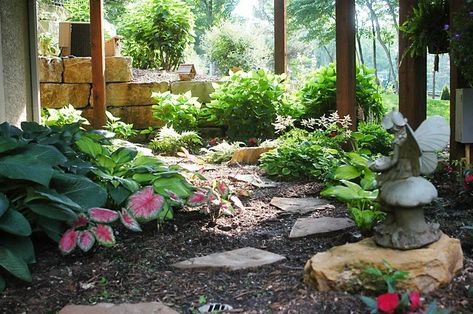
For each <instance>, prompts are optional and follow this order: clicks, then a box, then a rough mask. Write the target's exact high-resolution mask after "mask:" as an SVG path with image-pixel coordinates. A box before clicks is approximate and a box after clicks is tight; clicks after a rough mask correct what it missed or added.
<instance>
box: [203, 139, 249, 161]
mask: <svg viewBox="0 0 473 314" xmlns="http://www.w3.org/2000/svg"><path fill="white" fill-rule="evenodd" d="M241 145H243V143H242V142H234V143H231V144H229V143H228V142H226V141H223V142H222V143H219V144H217V145H215V146H212V147H210V148H208V149H205V148H204V149H202V151H203V153H204V156H203V159H204V160H205V161H206V162H208V163H212V164H221V163H223V162H226V161H229V160H230V159H232V156H233V153H234V152H235V151H236V150H237V149H238V148H240V146H241Z"/></svg>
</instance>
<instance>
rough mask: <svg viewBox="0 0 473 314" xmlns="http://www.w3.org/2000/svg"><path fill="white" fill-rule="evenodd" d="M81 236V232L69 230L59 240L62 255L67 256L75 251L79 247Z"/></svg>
mask: <svg viewBox="0 0 473 314" xmlns="http://www.w3.org/2000/svg"><path fill="white" fill-rule="evenodd" d="M78 236H79V232H78V231H76V230H74V229H69V230H67V231H66V232H64V234H63V235H62V237H61V240H59V250H60V251H61V253H62V254H64V255H66V254H69V253H71V252H72V251H74V249H75V248H76V245H77V237H78Z"/></svg>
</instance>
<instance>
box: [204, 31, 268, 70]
mask: <svg viewBox="0 0 473 314" xmlns="http://www.w3.org/2000/svg"><path fill="white" fill-rule="evenodd" d="M203 43H204V45H203V48H204V52H205V54H206V55H207V56H208V59H209V61H210V62H212V63H214V64H215V65H216V66H217V69H218V71H219V72H220V73H221V74H224V75H225V74H227V73H228V71H229V70H230V69H232V68H233V67H238V68H240V69H241V70H243V71H250V70H256V69H258V68H262V67H264V65H265V64H266V63H267V61H266V60H267V59H269V56H270V52H269V50H268V48H267V47H266V46H265V45H264V40H261V36H258V34H255V30H254V29H252V30H251V31H249V30H246V29H245V27H244V25H242V24H237V23H230V22H226V23H224V24H222V25H218V26H214V27H212V28H211V29H210V30H208V31H207V32H206V33H205V34H204V39H203Z"/></svg>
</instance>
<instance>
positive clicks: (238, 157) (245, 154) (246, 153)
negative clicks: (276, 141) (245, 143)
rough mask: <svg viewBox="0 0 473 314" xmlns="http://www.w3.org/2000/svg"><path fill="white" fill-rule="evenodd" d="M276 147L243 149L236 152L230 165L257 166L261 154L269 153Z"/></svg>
mask: <svg viewBox="0 0 473 314" xmlns="http://www.w3.org/2000/svg"><path fill="white" fill-rule="evenodd" d="M273 149H275V147H243V148H239V149H237V150H235V152H234V153H233V156H232V160H230V164H249V165H256V164H257V163H258V160H259V158H260V157H261V154H263V153H266V152H269V151H271V150H273Z"/></svg>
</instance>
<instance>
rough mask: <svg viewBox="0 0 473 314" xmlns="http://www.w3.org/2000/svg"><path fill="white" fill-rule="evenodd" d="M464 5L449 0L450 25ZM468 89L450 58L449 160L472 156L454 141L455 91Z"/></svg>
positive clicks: (462, 1)
mask: <svg viewBox="0 0 473 314" xmlns="http://www.w3.org/2000/svg"><path fill="white" fill-rule="evenodd" d="M464 4H465V1H464V0H450V25H452V22H453V16H454V15H455V12H458V11H459V10H461V9H462V6H463V5H464ZM464 87H469V86H468V83H467V82H466V80H465V78H464V77H463V75H462V74H461V72H460V71H459V70H458V68H457V67H456V66H455V64H454V63H453V59H452V58H450V160H459V159H462V158H463V157H466V156H468V155H469V156H472V155H473V151H472V148H471V146H469V145H468V146H465V145H464V144H462V143H459V142H457V141H455V131H456V123H455V122H456V121H455V120H456V107H455V106H456V101H457V98H456V89H457V88H464Z"/></svg>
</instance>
